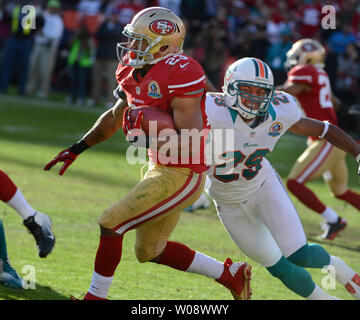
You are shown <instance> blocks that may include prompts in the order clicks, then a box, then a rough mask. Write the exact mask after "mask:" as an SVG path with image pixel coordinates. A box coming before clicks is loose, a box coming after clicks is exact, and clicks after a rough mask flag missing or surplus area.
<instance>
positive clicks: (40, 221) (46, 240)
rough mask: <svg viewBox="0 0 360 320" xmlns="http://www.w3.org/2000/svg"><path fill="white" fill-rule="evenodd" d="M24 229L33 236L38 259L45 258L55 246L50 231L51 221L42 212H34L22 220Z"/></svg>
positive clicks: (53, 237)
mask: <svg viewBox="0 0 360 320" xmlns="http://www.w3.org/2000/svg"><path fill="white" fill-rule="evenodd" d="M23 223H24V225H25V227H26V228H27V229H28V230H29V232H30V233H31V234H32V235H33V236H34V238H35V241H36V245H37V247H38V250H39V257H40V258H46V256H47V255H48V254H49V253H50V252H51V250H52V249H53V248H54V245H55V236H54V234H53V232H52V231H51V220H50V218H49V217H48V216H47V215H46V214H45V213H42V212H35V214H34V215H33V216H31V217H28V218H27V219H25V220H24V222H23Z"/></svg>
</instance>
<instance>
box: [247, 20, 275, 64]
mask: <svg viewBox="0 0 360 320" xmlns="http://www.w3.org/2000/svg"><path fill="white" fill-rule="evenodd" d="M269 46H270V41H269V40H268V38H267V34H266V27H265V26H262V25H260V26H258V31H257V32H256V33H255V34H254V35H253V37H252V41H251V52H252V54H251V56H252V57H256V58H258V59H260V60H264V61H265V60H266V55H267V52H268V51H269Z"/></svg>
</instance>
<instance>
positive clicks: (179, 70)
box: [116, 55, 207, 172]
mask: <svg viewBox="0 0 360 320" xmlns="http://www.w3.org/2000/svg"><path fill="white" fill-rule="evenodd" d="M134 71H135V69H134V68H132V67H130V66H123V65H122V64H121V63H120V64H119V66H118V68H117V70H116V80H117V81H118V83H119V85H120V86H121V88H122V90H123V91H124V92H125V94H126V98H127V102H128V105H129V106H146V105H148V106H155V107H159V108H161V109H163V110H164V111H166V112H168V113H169V114H170V115H171V116H172V114H173V111H172V108H171V107H170V105H171V101H172V99H173V98H174V97H183V98H191V97H202V99H201V103H200V106H201V112H202V116H203V128H205V127H206V125H207V119H206V113H205V74H204V70H203V69H202V67H201V66H200V64H199V63H198V62H196V61H195V60H194V59H193V58H191V57H189V56H186V55H173V56H171V57H169V58H166V59H164V60H162V61H160V62H158V63H156V64H154V65H153V67H152V68H151V69H150V70H149V71H148V72H147V73H146V75H145V76H144V77H143V78H142V77H140V75H139V73H137V79H135V78H134ZM149 158H150V160H152V161H155V162H156V163H160V162H159V157H158V156H157V154H156V153H154V152H153V151H151V150H150V149H149ZM188 162H190V163H181V161H180V157H179V158H177V161H174V162H170V163H168V164H166V165H168V166H172V167H187V168H190V169H192V170H194V171H196V172H203V171H206V170H207V166H206V164H205V157H204V141H202V148H201V151H200V154H199V155H198V156H197V157H196V159H195V157H194V158H192V159H189V161H188Z"/></svg>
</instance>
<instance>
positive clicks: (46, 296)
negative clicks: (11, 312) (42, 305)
mask: <svg viewBox="0 0 360 320" xmlns="http://www.w3.org/2000/svg"><path fill="white" fill-rule="evenodd" d="M0 299H2V300H69V299H70V295H69V296H65V295H63V294H60V293H58V292H57V291H55V290H54V289H52V288H51V287H47V286H42V285H39V284H36V287H35V289H18V288H16V289H15V288H10V287H5V286H3V285H0Z"/></svg>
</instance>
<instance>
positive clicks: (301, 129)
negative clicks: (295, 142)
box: [288, 118, 360, 161]
mask: <svg viewBox="0 0 360 320" xmlns="http://www.w3.org/2000/svg"><path fill="white" fill-rule="evenodd" d="M288 131H290V132H292V133H296V134H299V135H302V136H312V137H319V138H323V139H326V140H327V141H329V142H330V143H331V144H332V145H333V146H335V147H337V148H339V149H341V150H344V151H345V152H347V153H348V154H350V155H352V156H353V157H354V158H355V159H356V160H357V161H359V160H360V146H359V145H358V144H357V143H356V141H355V140H354V139H353V138H351V137H350V136H349V135H348V134H347V133H346V132H344V131H343V130H341V129H340V128H338V127H336V126H334V125H332V124H331V123H329V122H327V121H320V120H315V119H311V118H301V119H300V120H299V121H298V122H296V123H295V124H293V125H292V127H290V128H289V129H288Z"/></svg>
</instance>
